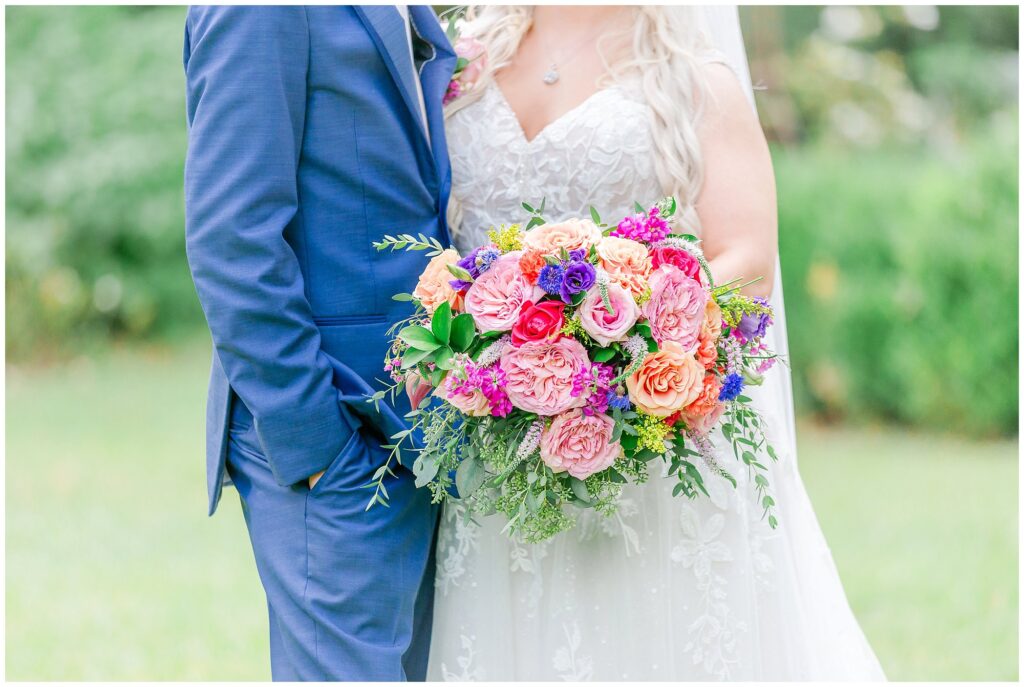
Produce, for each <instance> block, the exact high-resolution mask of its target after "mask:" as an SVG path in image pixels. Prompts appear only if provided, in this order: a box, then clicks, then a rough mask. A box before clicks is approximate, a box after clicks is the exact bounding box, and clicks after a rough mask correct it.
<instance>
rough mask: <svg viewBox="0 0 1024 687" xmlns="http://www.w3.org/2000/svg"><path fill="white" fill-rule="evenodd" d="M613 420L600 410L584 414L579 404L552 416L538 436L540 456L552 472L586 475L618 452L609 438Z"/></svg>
mask: <svg viewBox="0 0 1024 687" xmlns="http://www.w3.org/2000/svg"><path fill="white" fill-rule="evenodd" d="M614 429H615V422H614V421H613V420H612V419H611V418H610V417H608V416H607V415H604V414H593V415H587V414H585V413H584V412H583V411H582V410H580V409H579V408H576V409H573V410H569V411H567V412H564V413H562V414H561V415H559V416H558V417H556V418H555V419H554V420H553V421H552V422H551V425H550V426H549V427H548V428H547V429H546V430H544V433H543V434H542V435H541V439H540V457H541V460H543V461H544V464H545V465H547V466H548V467H549V468H551V470H552V471H553V472H568V473H569V474H570V475H572V476H573V477H576V478H578V479H586V478H587V477H589V476H590V475H593V474H594V473H596V472H600V471H601V470H604V469H606V468H609V467H611V465H612V464H613V463H614V462H615V459H616V458H618V457H619V455H620V454H621V452H622V447H621V445H620V444H619V442H617V441H612V432H613V430H614Z"/></svg>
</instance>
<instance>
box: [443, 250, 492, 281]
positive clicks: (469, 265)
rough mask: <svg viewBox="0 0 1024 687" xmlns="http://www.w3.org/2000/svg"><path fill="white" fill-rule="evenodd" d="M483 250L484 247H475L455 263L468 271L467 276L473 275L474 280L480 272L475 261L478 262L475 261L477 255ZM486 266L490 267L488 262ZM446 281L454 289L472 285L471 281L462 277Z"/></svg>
mask: <svg viewBox="0 0 1024 687" xmlns="http://www.w3.org/2000/svg"><path fill="white" fill-rule="evenodd" d="M483 250H485V249H484V248H475V249H474V250H473V252H472V253H470V254H469V255H467V256H466V257H464V258H462V259H461V260H459V261H458V262H457V263H455V264H456V265H458V266H459V267H461V268H462V269H464V270H466V271H467V272H469V276H471V277H473V279H474V280H476V279H477V278H478V277H479V276H480V273H481V272H482V270H481V269H480V267H479V265H478V264H477V262H478V261H477V256H478V255H479V254H480V252H481V251H483ZM492 262H493V261H492ZM487 266H488V267H490V263H488V265H487ZM485 269H486V268H485ZM448 283H449V284H451V285H452V288H453V289H455V290H456V291H465V290H466V289H468V288H469V287H470V286H472V285H473V282H471V281H463V280H462V279H452V280H451V281H449V282H448Z"/></svg>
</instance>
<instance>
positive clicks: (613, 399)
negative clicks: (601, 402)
mask: <svg viewBox="0 0 1024 687" xmlns="http://www.w3.org/2000/svg"><path fill="white" fill-rule="evenodd" d="M608 407H609V408H618V409H619V410H629V396H619V395H618V394H616V393H615V392H614V391H612V390H611V389H609V390H608Z"/></svg>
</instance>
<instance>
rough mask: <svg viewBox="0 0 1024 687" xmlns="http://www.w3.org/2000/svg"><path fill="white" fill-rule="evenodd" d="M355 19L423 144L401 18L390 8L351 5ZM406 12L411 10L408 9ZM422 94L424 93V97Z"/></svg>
mask: <svg viewBox="0 0 1024 687" xmlns="http://www.w3.org/2000/svg"><path fill="white" fill-rule="evenodd" d="M353 9H354V10H355V12H356V15H357V16H358V17H359V19H360V20H361V21H362V22H363V24H365V25H366V30H367V31H368V32H369V34H370V37H371V38H372V39H373V42H374V44H375V45H376V46H377V50H378V52H380V56H381V59H383V60H384V64H385V65H387V68H388V71H389V72H390V73H391V78H393V79H394V80H395V84H396V85H397V86H398V90H399V91H400V92H401V94H402V100H404V101H405V105H406V107H407V108H409V112H410V114H412V118H413V121H414V122H415V126H416V130H417V131H418V132H419V135H420V137H421V138H422V139H423V143H424V144H426V143H427V140H426V132H425V131H424V129H423V117H422V116H421V115H420V103H419V96H418V95H417V93H416V84H415V83H413V79H414V78H415V77H416V71H415V69H413V65H412V58H411V57H410V55H409V44H408V39H407V38H406V33H405V24H404V22H403V21H402V15H401V14H399V12H398V10H397V9H396V8H395V6H394V5H353ZM410 9H412V8H411V7H410ZM425 95H426V94H424V96H425Z"/></svg>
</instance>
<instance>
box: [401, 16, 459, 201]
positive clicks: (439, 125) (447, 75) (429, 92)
mask: <svg viewBox="0 0 1024 687" xmlns="http://www.w3.org/2000/svg"><path fill="white" fill-rule="evenodd" d="M409 17H410V19H411V20H412V26H413V29H414V30H415V31H416V33H417V34H418V35H419V37H420V38H421V39H423V40H424V41H426V42H427V43H429V44H430V46H431V47H432V48H433V55H432V56H431V57H430V59H427V60H425V61H424V62H423V63H422V64H421V65H420V71H419V77H420V85H421V86H422V87H423V101H424V106H425V107H426V111H427V122H428V125H429V127H430V141H431V149H432V152H433V154H434V162H435V164H436V165H437V171H438V177H439V178H440V179H441V183H442V184H445V183H446V180H447V178H448V171H449V162H448V148H447V144H446V141H445V135H444V111H443V108H442V105H441V101H442V99H443V98H444V93H445V91H446V90H447V89H448V83H449V82H450V81H451V79H452V73H453V72H454V71H455V62H456V56H455V50H454V49H452V46H451V43H449V42H448V37H447V36H445V35H444V31H442V30H441V23H440V22H439V21H438V19H437V15H435V14H434V11H433V10H432V9H431V8H430V6H429V5H409Z"/></svg>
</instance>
